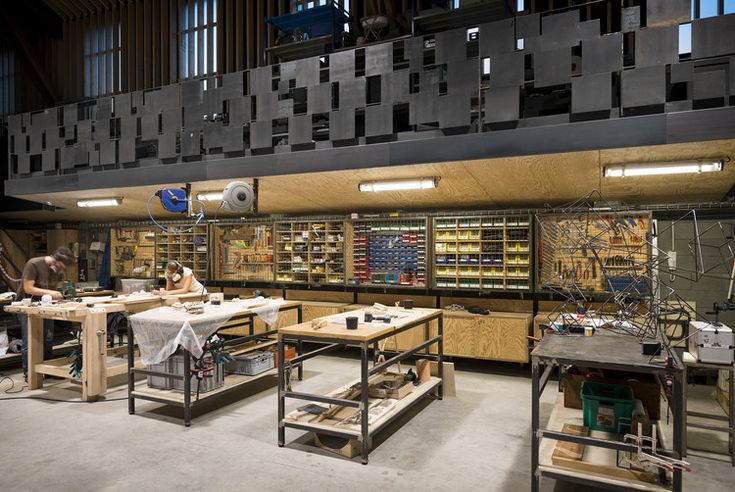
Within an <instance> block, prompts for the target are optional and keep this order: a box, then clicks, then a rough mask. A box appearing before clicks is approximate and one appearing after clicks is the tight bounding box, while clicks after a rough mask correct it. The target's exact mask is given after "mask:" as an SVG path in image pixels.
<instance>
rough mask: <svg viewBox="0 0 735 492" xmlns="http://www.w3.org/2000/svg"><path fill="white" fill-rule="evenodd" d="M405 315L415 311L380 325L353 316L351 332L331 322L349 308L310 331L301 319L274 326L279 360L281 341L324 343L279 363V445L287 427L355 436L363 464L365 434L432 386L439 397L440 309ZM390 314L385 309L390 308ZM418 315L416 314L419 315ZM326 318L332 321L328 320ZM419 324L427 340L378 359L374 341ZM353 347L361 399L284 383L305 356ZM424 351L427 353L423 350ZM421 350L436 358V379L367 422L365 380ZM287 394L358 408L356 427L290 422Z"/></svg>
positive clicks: (366, 451) (425, 355) (366, 447)
mask: <svg viewBox="0 0 735 492" xmlns="http://www.w3.org/2000/svg"><path fill="white" fill-rule="evenodd" d="M401 311H403V312H408V313H416V314H418V316H416V317H413V318H411V319H409V320H407V321H405V322H397V323H393V322H391V324H380V323H376V322H374V323H364V322H363V321H362V319H358V321H359V324H358V328H357V329H356V330H348V329H347V327H346V326H345V324H344V323H342V324H340V323H335V322H334V321H333V320H334V319H335V318H338V317H345V316H349V315H350V312H349V311H348V312H345V313H342V314H340V315H334V316H330V317H326V318H323V319H325V320H327V322H328V323H327V325H326V326H323V327H321V328H319V329H318V330H314V328H312V326H311V323H301V324H298V325H294V326H289V327H285V328H281V329H279V330H278V358H279V360H283V358H284V344H285V342H286V341H287V340H296V341H297V342H298V343H299V345H301V344H302V343H303V342H314V343H319V344H325V343H326V344H328V345H326V346H323V347H320V348H317V349H315V350H312V351H311V352H308V353H306V354H300V355H299V356H297V357H296V358H294V359H291V360H288V361H286V363H285V364H280V365H279V366H278V446H279V447H283V446H284V445H285V440H286V428H287V427H290V428H294V429H300V430H304V431H313V432H318V433H322V434H326V435H331V436H336V437H341V438H347V439H358V440H359V441H360V444H361V457H362V463H363V464H364V465H366V464H367V463H368V454H369V452H370V449H369V447H370V446H369V441H370V437H371V436H372V435H373V434H375V433H377V432H378V431H379V430H380V429H381V428H383V427H384V426H385V425H386V424H388V423H390V422H391V421H393V420H394V419H395V418H396V417H398V416H399V415H400V414H401V413H403V412H404V411H405V410H407V409H408V408H410V407H411V406H412V405H413V404H414V403H416V402H418V401H420V400H421V398H422V397H423V396H426V395H428V394H429V393H430V392H431V391H432V390H433V389H434V388H436V390H437V397H438V399H439V400H441V399H442V396H443V388H442V382H443V376H444V371H443V365H442V363H443V358H444V347H443V330H444V327H443V311H442V310H441V309H425V308H414V309H411V310H401ZM389 312H390V309H389ZM419 313H420V314H419ZM330 319H331V320H330ZM433 320H437V322H438V333H437V336H435V337H433V338H432V337H431V334H430V330H431V328H430V323H431V322H432V321H433ZM420 325H425V326H426V330H425V335H426V339H427V340H426V341H425V342H423V343H420V344H418V345H416V346H414V347H413V348H410V349H408V350H405V351H401V352H399V353H397V355H395V356H393V357H391V358H390V359H388V360H386V361H384V362H380V363H379V362H378V360H379V356H380V352H381V350H380V348H379V346H378V342H380V341H381V340H383V339H385V338H388V337H391V336H394V335H397V334H399V333H402V332H404V331H406V330H410V329H411V328H415V327H417V326H420ZM434 344H436V345H437V346H438V350H437V353H436V355H434V354H429V353H428V352H429V350H428V349H429V347H430V346H432V345H434ZM348 345H352V346H358V347H359V348H360V379H358V380H357V381H356V382H358V381H359V383H360V400H359V401H357V400H349V399H346V398H340V397H337V396H334V395H328V396H324V395H318V394H310V393H301V392H296V391H292V390H291V389H290V388H288V387H287V386H288V385H287V381H286V371H287V370H291V368H293V367H294V366H298V367H299V369H301V365H302V364H303V362H304V361H306V360H307V359H311V358H312V357H316V356H318V355H322V354H324V353H326V352H328V351H330V350H332V349H335V348H338V347H341V346H348ZM371 346H372V348H373V366H372V367H370V368H369V367H368V360H369V357H368V351H369V350H370V347H371ZM425 349H426V353H424V352H422V351H424V350H425ZM419 352H421V354H420V355H421V358H423V359H429V360H433V361H436V362H437V364H438V376H439V377H438V378H433V377H432V378H431V380H430V381H427V382H422V383H421V384H420V385H419V386H417V387H415V388H414V389H413V391H412V392H411V393H410V394H409V395H407V396H405V397H404V398H403V399H401V400H399V403H398V404H396V408H395V410H393V411H392V412H391V413H390V414H388V416H387V417H383V418H381V419H380V420H378V421H376V422H373V423H370V422H369V410H370V408H369V403H368V399H369V388H368V382H369V378H370V376H373V375H376V374H379V373H382V372H383V371H385V369H387V368H388V367H390V366H392V365H394V364H397V363H399V362H401V361H402V360H404V359H407V358H408V357H411V356H413V355H415V354H417V353H419ZM286 398H293V399H298V400H306V401H311V402H319V403H326V404H329V405H339V406H343V407H348V408H357V409H359V411H360V431H359V432H358V431H353V430H349V429H337V428H335V427H334V426H328V425H324V424H319V423H306V422H292V421H288V420H286V419H285V417H286V415H285V408H286Z"/></svg>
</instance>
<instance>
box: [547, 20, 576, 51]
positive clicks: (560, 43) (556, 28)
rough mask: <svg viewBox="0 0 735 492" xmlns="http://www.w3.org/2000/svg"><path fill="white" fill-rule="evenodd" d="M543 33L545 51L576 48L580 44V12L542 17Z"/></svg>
mask: <svg viewBox="0 0 735 492" xmlns="http://www.w3.org/2000/svg"><path fill="white" fill-rule="evenodd" d="M541 33H542V35H541V37H542V41H541V42H542V43H543V49H544V51H551V50H556V49H558V48H571V47H572V46H576V45H577V44H579V11H577V10H570V11H569V12H563V13H561V14H553V15H547V16H546V17H542V18H541Z"/></svg>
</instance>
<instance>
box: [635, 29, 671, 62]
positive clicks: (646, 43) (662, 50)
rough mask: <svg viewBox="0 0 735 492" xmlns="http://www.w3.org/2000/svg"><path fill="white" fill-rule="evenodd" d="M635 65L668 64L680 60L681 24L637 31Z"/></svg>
mask: <svg viewBox="0 0 735 492" xmlns="http://www.w3.org/2000/svg"><path fill="white" fill-rule="evenodd" d="M635 37H636V38H635V41H636V42H635V66H636V67H638V68H644V67H653V66H656V65H667V64H671V63H677V62H678V61H679V26H678V25H674V26H663V27H649V28H647V29H641V30H640V31H637V32H636V33H635Z"/></svg>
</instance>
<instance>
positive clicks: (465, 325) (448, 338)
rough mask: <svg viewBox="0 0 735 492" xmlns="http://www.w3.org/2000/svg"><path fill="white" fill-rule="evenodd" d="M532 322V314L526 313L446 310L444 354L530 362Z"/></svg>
mask: <svg viewBox="0 0 735 492" xmlns="http://www.w3.org/2000/svg"><path fill="white" fill-rule="evenodd" d="M531 322H532V316H531V315H530V314H522V313H495V314H490V315H487V316H483V315H476V314H469V313H459V312H445V314H444V354H445V355H456V356H460V357H472V358H476V359H489V360H500V361H506V362H520V363H526V362H528V357H529V353H528V338H527V336H528V333H529V330H530V329H531Z"/></svg>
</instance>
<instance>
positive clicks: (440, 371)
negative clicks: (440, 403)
mask: <svg viewBox="0 0 735 492" xmlns="http://www.w3.org/2000/svg"><path fill="white" fill-rule="evenodd" d="M437 323H438V325H439V329H438V332H437V333H438V335H439V343H438V350H437V353H438V356H439V360H438V361H437V364H438V367H437V371H438V374H439V379H441V383H439V388H438V389H437V391H438V396H439V399H440V400H441V399H443V398H444V315H440V316H439V318H437ZM427 326H428V323H427Z"/></svg>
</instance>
